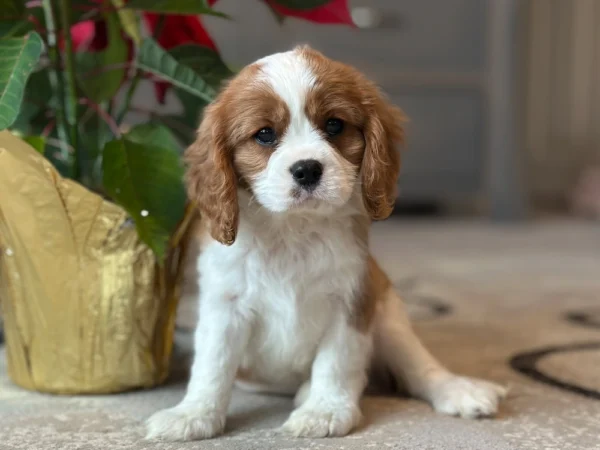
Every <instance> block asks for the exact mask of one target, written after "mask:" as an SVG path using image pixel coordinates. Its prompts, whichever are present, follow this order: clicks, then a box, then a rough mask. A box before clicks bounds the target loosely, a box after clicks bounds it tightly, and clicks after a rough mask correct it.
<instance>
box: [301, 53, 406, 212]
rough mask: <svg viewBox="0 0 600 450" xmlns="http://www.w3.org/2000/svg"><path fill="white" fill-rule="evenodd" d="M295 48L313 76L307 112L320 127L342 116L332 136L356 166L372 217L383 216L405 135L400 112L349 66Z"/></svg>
mask: <svg viewBox="0 0 600 450" xmlns="http://www.w3.org/2000/svg"><path fill="white" fill-rule="evenodd" d="M296 51H298V52H300V53H301V54H302V55H303V56H304V58H306V60H307V61H308V63H309V65H310V66H311V68H312V70H313V72H314V73H315V75H316V78H317V83H316V86H315V87H314V89H313V91H312V92H311V93H310V94H309V97H308V99H307V113H308V115H309V117H311V119H312V120H313V121H314V122H315V125H317V126H318V127H319V128H320V129H323V127H324V123H325V121H326V120H327V119H328V118H332V117H335V118H339V119H342V120H344V122H345V123H346V125H347V128H348V129H347V130H344V132H343V133H342V134H340V135H339V136H338V137H335V138H333V139H332V141H333V143H334V145H335V146H336V148H337V149H338V150H339V151H340V152H341V153H342V154H343V155H344V156H345V157H346V158H347V159H348V160H349V161H351V162H352V163H354V164H357V165H360V166H361V168H362V184H363V186H362V191H363V201H364V204H365V207H366V209H367V211H368V212H369V215H370V216H371V218H372V219H374V220H381V219H385V218H387V217H388V216H389V215H390V214H391V212H392V210H393V207H394V203H395V200H396V183H397V179H398V175H399V172H400V153H399V151H398V148H397V146H398V144H401V143H402V142H403V140H404V132H403V128H402V124H403V122H404V121H405V117H404V114H403V113H402V111H401V110H400V109H399V108H397V107H396V106H394V105H392V104H391V103H390V102H389V101H388V100H387V99H386V98H385V96H384V95H383V93H382V92H381V91H380V90H379V88H378V87H377V86H376V85H375V84H374V83H373V82H371V81H370V80H368V79H367V78H366V77H365V76H364V75H363V74H361V73H360V72H358V71H357V70H356V69H354V68H353V67H351V66H348V65H346V64H342V63H340V62H337V61H333V60H330V59H329V58H326V57H325V56H324V55H322V54H321V53H319V52H317V51H315V50H313V49H311V48H309V47H299V48H297V49H296ZM358 133H361V134H362V137H363V139H364V141H363V142H364V145H361V141H360V140H359V139H358Z"/></svg>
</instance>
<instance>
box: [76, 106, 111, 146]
mask: <svg viewBox="0 0 600 450" xmlns="http://www.w3.org/2000/svg"><path fill="white" fill-rule="evenodd" d="M79 103H80V104H82V105H86V106H89V107H90V108H91V109H93V110H94V111H95V112H96V114H98V117H100V118H101V119H102V120H103V121H104V123H106V125H108V127H109V128H110V131H111V132H112V134H113V135H114V136H115V137H116V138H117V139H119V138H120V137H121V131H120V130H119V126H118V125H117V123H116V122H115V121H114V120H113V118H112V117H110V115H109V114H108V113H107V112H106V111H104V110H103V109H102V107H101V106H100V105H97V104H96V103H94V102H93V101H91V100H90V99H88V98H82V99H81V100H79Z"/></svg>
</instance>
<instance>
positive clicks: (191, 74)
mask: <svg viewBox="0 0 600 450" xmlns="http://www.w3.org/2000/svg"><path fill="white" fill-rule="evenodd" d="M137 66H138V67H139V68H140V69H141V70H143V71H146V72H150V73H152V74H154V75H156V76H158V77H159V78H161V79H163V80H165V81H168V82H169V83H171V84H173V85H174V86H177V87H179V88H181V89H184V90H186V91H188V92H190V93H191V94H194V95H195V96H197V97H199V98H201V99H203V100H204V101H207V102H210V101H212V100H213V99H214V98H215V97H216V92H215V90H214V89H213V88H212V87H211V86H210V85H209V83H207V81H206V80H204V79H203V78H202V77H200V76H199V75H198V74H197V73H196V72H195V71H194V70H193V69H191V68H190V67H188V66H186V65H184V64H181V63H180V62H178V61H177V60H176V59H175V58H174V57H173V56H171V55H170V54H169V53H167V52H166V51H165V50H164V49H163V48H162V47H161V46H160V45H158V44H157V43H156V41H154V40H153V39H150V38H147V39H144V41H143V42H142V45H141V46H140V49H139V52H138V58H137Z"/></svg>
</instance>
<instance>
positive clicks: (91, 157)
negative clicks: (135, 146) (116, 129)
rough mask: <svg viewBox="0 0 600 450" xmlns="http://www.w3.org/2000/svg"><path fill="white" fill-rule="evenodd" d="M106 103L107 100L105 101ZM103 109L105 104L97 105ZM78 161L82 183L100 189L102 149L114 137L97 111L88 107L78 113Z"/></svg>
mask: <svg viewBox="0 0 600 450" xmlns="http://www.w3.org/2000/svg"><path fill="white" fill-rule="evenodd" d="M105 103H107V102H105ZM98 106H100V108H102V109H105V108H106V105H103V104H100V105H98ZM78 117H80V120H79V121H78V129H79V137H80V139H79V145H78V151H79V161H80V165H81V173H82V175H81V178H82V180H83V181H84V184H86V185H88V186H90V187H91V188H92V189H93V190H96V191H100V190H101V189H102V150H103V149H104V146H105V145H106V143H107V142H109V141H110V140H112V139H114V136H113V133H112V131H111V129H110V127H109V126H108V124H107V123H106V122H105V121H104V119H102V118H101V117H100V116H99V115H98V113H97V112H96V111H95V110H93V109H91V108H88V109H87V110H86V111H84V112H82V113H81V114H79V116H78Z"/></svg>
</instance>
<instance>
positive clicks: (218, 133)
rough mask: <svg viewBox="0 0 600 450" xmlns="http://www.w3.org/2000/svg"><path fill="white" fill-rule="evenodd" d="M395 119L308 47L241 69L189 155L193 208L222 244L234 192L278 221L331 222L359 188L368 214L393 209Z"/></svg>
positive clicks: (378, 98)
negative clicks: (310, 216)
mask: <svg viewBox="0 0 600 450" xmlns="http://www.w3.org/2000/svg"><path fill="white" fill-rule="evenodd" d="M402 120H403V116H402V114H401V112H400V111H399V110H398V109H397V108H395V107H393V106H391V105H390V104H389V103H387V102H386V101H385V99H384V98H383V97H382V95H381V94H380V92H379V91H378V89H377V88H376V87H375V86H374V85H373V84H372V83H371V82H369V81H368V80H366V79H365V78H364V76H362V75H361V74H360V73H358V72H357V71H356V70H354V69H352V68H351V67H348V66H346V65H343V64H341V63H338V62H335V61H332V60H329V59H327V58H326V57H324V56H323V55H321V54H320V53H318V52H316V51H314V50H311V49H309V48H306V47H302V48H296V49H294V50H293V51H290V52H286V53H278V54H275V55H272V56H269V57H267V58H264V59H261V60H259V61H257V62H256V63H254V64H252V65H250V66H248V67H246V68H245V69H244V70H243V71H242V72H240V74H239V75H238V76H237V77H236V78H234V79H233V80H232V81H231V82H230V83H229V84H228V86H227V87H226V88H225V89H224V90H223V91H222V92H221V93H220V95H219V97H218V98H217V100H216V101H215V102H213V104H211V105H210V106H209V107H207V108H206V111H205V116H204V119H203V121H202V124H201V126H200V130H199V133H198V139H197V141H196V142H195V143H194V144H193V145H192V146H190V148H189V149H188V150H187V152H186V160H187V163H188V172H187V184H188V191H189V194H190V198H191V199H192V200H195V201H196V203H197V205H198V207H199V208H200V210H201V212H202V213H203V214H204V215H205V216H206V217H207V218H208V219H209V220H210V222H211V234H212V235H213V237H214V238H215V239H217V240H218V241H220V242H222V243H226V244H231V243H232V242H233V241H234V239H235V233H236V228H237V221H238V204H237V190H238V188H240V187H241V188H243V189H247V190H249V191H250V192H251V194H252V195H253V197H254V198H255V199H256V201H257V202H258V203H259V204H260V205H261V206H262V207H264V208H265V209H267V210H269V211H272V212H276V213H294V212H302V211H306V210H312V211H315V212H317V213H322V214H331V213H333V212H334V211H335V209H336V208H341V207H343V206H344V205H346V204H347V203H348V202H349V200H350V198H351V197H352V194H353V192H356V189H355V188H356V187H358V186H360V191H361V192H362V198H363V203H364V206H365V209H366V211H367V212H368V213H369V214H370V215H371V217H372V218H373V219H382V218H385V217H387V216H388V215H389V214H390V212H391V209H392V207H393V203H394V198H395V186H396V178H397V176H398V171H399V154H398V151H397V149H396V144H397V143H398V142H399V141H400V140H401V139H402V129H401V122H402Z"/></svg>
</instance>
